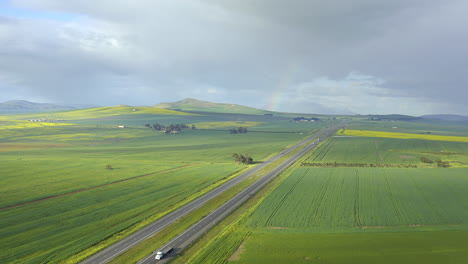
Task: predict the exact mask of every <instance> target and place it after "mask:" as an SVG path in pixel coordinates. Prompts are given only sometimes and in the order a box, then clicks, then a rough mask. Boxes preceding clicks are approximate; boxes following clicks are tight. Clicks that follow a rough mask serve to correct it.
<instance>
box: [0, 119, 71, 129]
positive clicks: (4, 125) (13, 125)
mask: <svg viewBox="0 0 468 264" xmlns="http://www.w3.org/2000/svg"><path fill="white" fill-rule="evenodd" d="M69 125H73V124H68V123H49V122H33V121H25V120H8V121H2V122H0V130H2V129H23V128H37V127H50V126H69Z"/></svg>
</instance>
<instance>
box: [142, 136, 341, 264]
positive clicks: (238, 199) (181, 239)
mask: <svg viewBox="0 0 468 264" xmlns="http://www.w3.org/2000/svg"><path fill="white" fill-rule="evenodd" d="M337 129H338V127H335V128H332V129H328V130H326V131H323V132H322V133H320V134H321V136H320V138H319V139H316V140H315V141H313V142H312V144H310V145H308V146H307V147H305V148H304V149H302V150H301V151H299V152H298V153H296V154H295V155H293V156H292V157H290V158H289V159H287V160H286V161H284V162H283V163H281V164H280V165H279V166H277V167H276V168H274V169H273V170H272V171H270V172H269V173H267V174H266V175H265V176H263V177H262V178H260V179H259V180H257V181H256V182H254V183H253V184H252V185H250V186H249V187H247V188H245V189H244V190H243V191H241V192H240V193H238V194H237V195H235V196H234V197H233V198H231V199H230V200H229V201H227V202H226V203H224V204H223V205H221V206H220V207H218V208H217V209H215V210H214V211H212V212H211V213H210V214H209V215H207V216H206V217H205V218H203V219H202V220H200V221H199V222H197V223H196V224H194V225H192V226H191V227H189V228H188V229H187V230H185V231H184V232H183V233H182V234H180V235H179V236H177V237H176V238H174V239H172V240H171V241H170V242H168V243H167V244H165V245H164V246H163V247H161V249H168V248H173V249H174V250H173V251H172V252H171V253H170V254H168V255H167V256H165V257H164V258H163V259H162V260H159V261H157V260H155V258H154V257H155V254H154V253H153V254H151V255H149V256H147V257H145V258H144V259H142V260H141V261H140V262H138V264H152V263H158V264H162V263H167V262H169V261H170V260H171V259H172V258H173V257H174V256H175V255H176V254H177V253H178V252H180V251H181V250H183V249H184V248H185V247H187V246H188V245H189V244H190V243H192V242H193V241H194V240H196V239H198V238H199V237H200V236H201V235H203V233H205V232H206V231H207V230H208V229H210V228H211V227H213V226H214V225H216V224H217V223H218V222H220V221H221V220H222V219H223V218H224V217H226V216H227V215H229V214H230V213H231V212H232V211H234V210H235V209H237V208H238V207H239V206H240V205H242V203H244V202H245V201H247V200H248V199H249V198H250V197H251V196H252V195H254V194H255V193H256V192H257V191H259V190H260V189H261V188H262V187H263V186H265V185H266V184H267V183H268V182H270V181H271V180H272V179H273V178H275V177H276V176H278V175H279V174H280V173H281V172H283V171H284V170H285V169H286V168H288V167H289V166H291V165H292V164H293V163H294V162H296V161H297V160H298V159H299V158H300V157H302V156H303V155H304V154H306V153H307V152H309V151H310V150H311V149H312V148H314V147H315V146H316V145H317V144H318V143H319V142H320V141H322V140H323V139H325V138H326V137H328V136H330V135H331V134H333V133H334V132H335V131H336V130H337Z"/></svg>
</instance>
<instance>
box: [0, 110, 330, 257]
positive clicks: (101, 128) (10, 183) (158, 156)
mask: <svg viewBox="0 0 468 264" xmlns="http://www.w3.org/2000/svg"><path fill="white" fill-rule="evenodd" d="M136 109H137V110H136V111H133V108H127V107H112V108H102V109H88V110H78V111H70V112H65V113H54V114H48V116H49V117H52V118H57V119H58V118H60V119H68V120H71V119H73V121H60V122H61V123H64V122H69V123H66V124H65V125H62V124H61V123H60V124H58V123H47V122H31V121H22V120H18V119H19V118H28V117H31V116H4V117H2V121H1V122H2V123H1V124H0V125H1V126H3V129H1V130H0V131H1V132H0V171H2V176H1V177H0V208H1V210H0V245H1V248H2V250H1V251H0V262H1V263H59V262H62V261H66V260H69V259H70V258H73V256H75V255H76V254H79V253H80V252H83V251H84V250H87V249H89V248H93V247H96V245H99V247H100V245H101V244H102V243H103V241H104V244H105V243H106V242H105V241H109V242H107V243H110V242H112V241H116V240H118V238H119V237H121V236H124V235H128V234H129V232H131V231H135V230H136V229H137V228H141V227H142V226H143V225H144V224H145V223H146V224H147V223H149V222H150V221H151V220H155V219H157V218H158V217H160V216H161V215H163V214H165V213H167V212H169V211H171V210H173V209H175V208H176V207H178V206H180V205H182V204H184V203H186V202H188V201H189V200H190V199H193V198H194V197H196V196H199V195H201V194H202V193H203V192H205V191H207V190H208V189H211V188H213V187H214V186H216V185H217V184H219V183H221V182H222V181H224V180H226V179H228V178H229V177H232V176H234V175H235V174H236V173H238V172H240V171H241V170H244V169H246V168H248V166H246V165H239V164H236V163H235V162H234V161H233V160H232V157H231V154H232V153H234V152H236V153H248V154H250V155H251V156H252V157H254V159H255V161H257V162H261V161H262V160H264V159H266V158H267V157H269V156H271V155H272V154H275V153H277V152H279V151H281V150H282V149H284V148H286V147H288V146H291V145H293V144H295V143H297V142H298V141H300V140H302V139H304V137H306V136H308V135H310V133H311V132H313V131H314V130H316V129H317V128H319V127H320V125H315V126H313V127H312V126H309V127H306V126H302V127H301V128H300V130H301V131H303V132H304V133H302V134H301V133H298V132H297V131H292V132H293V133H272V132H275V130H266V131H264V132H252V133H247V134H242V135H231V134H229V132H228V131H227V130H226V131H223V130H217V129H218V128H219V124H220V122H222V124H229V126H231V125H234V126H238V125H240V124H248V125H249V126H251V128H253V127H254V126H255V125H260V124H265V123H266V122H271V123H272V125H271V127H272V128H281V127H282V126H283V124H284V123H286V122H287V120H285V119H282V118H277V119H273V120H272V119H271V118H268V117H264V116H249V115H229V114H225V115H223V114H213V115H185V114H181V115H179V114H178V115H170V114H171V112H172V111H169V110H163V109H149V108H144V109H143V108H142V109H140V108H136ZM96 111H97V112H98V113H99V114H96ZM122 111H123V112H122ZM152 112H154V114H153V113H152ZM34 115H37V114H34ZM44 115H45V114H44ZM155 122H158V123H163V124H166V125H168V124H171V123H187V124H190V123H198V122H208V123H205V124H204V125H205V126H206V129H196V130H192V129H186V130H183V131H182V133H181V134H178V135H166V134H164V133H161V132H158V131H154V130H152V129H148V128H145V127H144V125H145V124H146V123H150V124H152V123H155ZM210 124H212V125H210ZM326 124H328V123H325V122H324V123H322V126H324V125H326ZM117 125H126V126H127V127H126V128H118V127H117ZM221 127H224V126H221ZM204 128H205V127H204ZM107 165H110V168H111V169H107V167H108V166H107ZM96 249H97V247H96Z"/></svg>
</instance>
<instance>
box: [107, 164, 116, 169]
mask: <svg viewBox="0 0 468 264" xmlns="http://www.w3.org/2000/svg"><path fill="white" fill-rule="evenodd" d="M113 169H114V168H113V167H112V165H110V164H107V165H106V170H113Z"/></svg>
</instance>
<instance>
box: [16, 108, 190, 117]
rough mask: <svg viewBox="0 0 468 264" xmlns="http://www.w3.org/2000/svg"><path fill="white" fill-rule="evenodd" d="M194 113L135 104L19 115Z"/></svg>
mask: <svg viewBox="0 0 468 264" xmlns="http://www.w3.org/2000/svg"><path fill="white" fill-rule="evenodd" d="M141 114H153V115H192V114H189V113H182V112H178V111H174V110H168V109H157V108H153V107H140V106H138V107H134V106H123V105H121V106H111V107H95V108H88V109H80V110H73V111H66V112H54V113H37V114H28V115H21V116H17V117H18V118H21V119H49V120H50V119H53V120H79V119H92V118H105V117H109V116H119V115H141Z"/></svg>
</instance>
